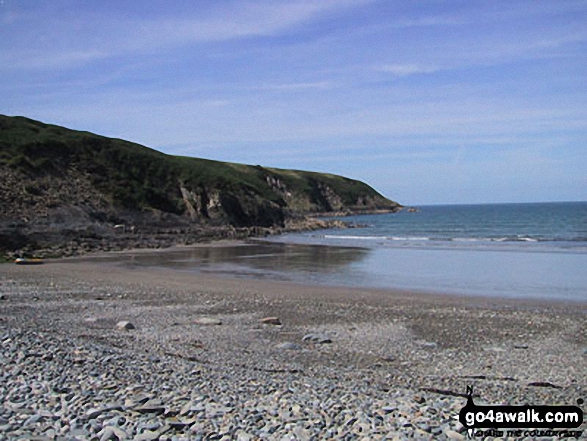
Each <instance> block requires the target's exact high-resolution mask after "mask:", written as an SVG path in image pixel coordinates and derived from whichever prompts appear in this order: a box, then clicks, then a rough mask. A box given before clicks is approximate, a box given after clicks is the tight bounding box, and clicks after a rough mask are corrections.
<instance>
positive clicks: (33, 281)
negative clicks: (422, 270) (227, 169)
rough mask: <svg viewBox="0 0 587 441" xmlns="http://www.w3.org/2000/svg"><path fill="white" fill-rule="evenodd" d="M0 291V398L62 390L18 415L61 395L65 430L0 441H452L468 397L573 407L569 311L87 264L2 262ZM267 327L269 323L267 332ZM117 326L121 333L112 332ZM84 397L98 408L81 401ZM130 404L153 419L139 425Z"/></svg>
mask: <svg viewBox="0 0 587 441" xmlns="http://www.w3.org/2000/svg"><path fill="white" fill-rule="evenodd" d="M224 245H234V244H233V243H230V244H224ZM224 245H222V244H219V245H216V246H224ZM162 251H165V250H162ZM107 254H108V255H111V253H107ZM79 260H82V259H79ZM0 290H1V295H2V296H3V300H2V301H0V331H1V334H2V335H4V337H3V341H4V343H3V345H2V346H1V348H2V349H1V350H2V353H1V354H0V357H3V359H4V360H6V361H7V362H8V364H7V365H10V366H21V367H20V371H18V370H15V369H12V370H10V371H9V373H8V374H9V375H8V377H9V378H8V380H7V384H8V386H7V390H8V391H9V393H8V394H7V395H6V397H8V398H10V400H11V402H13V401H15V400H14V399H13V398H11V397H13V396H15V394H16V395H18V394H20V395H19V396H21V395H26V396H28V395H27V393H25V392H22V390H20V389H19V388H20V385H22V381H26V382H28V383H29V384H34V383H35V382H39V381H41V383H42V384H46V385H47V386H51V387H53V386H56V385H57V384H63V385H65V386H66V387H67V388H68V390H69V391H70V392H69V393H64V394H59V393H56V392H51V391H50V390H49V389H48V391H47V392H46V393H41V394H40V395H39V394H37V395H34V396H32V398H28V399H30V400H32V401H31V403H36V404H34V405H33V404H29V405H27V406H32V407H31V409H32V410H34V411H35V412H37V413H38V412H40V410H39V409H40V408H42V409H44V410H43V411H44V412H53V415H54V416H55V415H57V414H58V413H59V412H60V411H59V410H58V409H59V408H61V409H62V410H61V412H62V413H63V412H65V411H64V410H63V408H62V407H61V405H60V404H58V403H59V402H60V401H59V400H61V398H59V397H60V396H61V395H63V396H64V397H65V396H69V395H73V398H71V400H72V402H71V403H69V405H68V407H67V411H66V412H65V413H67V415H65V414H63V415H60V416H59V418H53V419H47V418H44V419H42V420H43V421H44V424H45V425H43V423H42V422H39V421H37V422H34V423H31V424H30V425H29V426H23V425H22V424H20V425H17V424H16V421H20V420H18V415H19V414H18V413H16V412H13V413H11V414H10V415H8V414H7V416H5V417H2V415H0V418H5V419H6V420H7V421H8V423H7V424H8V425H10V427H9V429H8V432H7V433H9V434H10V435H15V434H16V435H18V434H19V433H21V432H22V434H24V435H26V434H37V433H38V432H39V431H41V432H43V431H44V433H46V431H48V430H54V431H55V434H56V436H57V435H58V434H59V431H61V433H62V434H66V433H71V432H72V431H75V430H78V431H79V433H83V434H85V435H87V436H88V437H91V436H97V434H98V433H99V432H100V431H104V430H106V429H105V428H108V427H111V426H112V427H114V424H113V423H112V421H113V420H114V419H115V418H120V417H123V418H124V419H125V423H124V424H118V425H117V426H116V427H117V428H118V430H122V431H124V432H125V433H126V435H127V436H128V438H129V439H133V437H134V438H135V439H137V438H136V437H137V436H139V435H143V434H145V433H146V434H147V435H148V434H151V432H153V433H155V432H157V433H158V438H159V439H166V438H165V437H167V436H168V437H169V438H167V439H171V437H172V436H179V437H182V436H183V437H187V438H185V439H190V438H189V437H191V436H194V437H197V436H198V434H200V435H202V434H203V435H210V436H212V435H213V434H216V435H218V436H219V437H220V438H221V437H222V436H228V437H229V438H227V439H231V438H232V439H239V437H240V439H249V440H253V439H281V437H283V436H289V437H294V438H295V439H307V438H310V437H311V436H317V437H318V438H325V437H326V438H328V437H330V438H337V437H338V438H345V437H347V438H349V437H350V438H353V437H360V436H362V437H367V438H370V439H388V438H387V437H391V438H392V437H393V436H397V437H398V439H405V438H408V437H411V436H415V437H420V438H422V439H426V438H427V437H428V438H431V437H434V438H436V439H462V438H461V437H463V436H465V435H466V433H465V432H464V430H463V427H462V426H460V424H459V423H458V422H457V421H456V420H455V419H454V417H455V415H457V414H458V412H459V410H460V409H461V408H462V406H464V404H465V402H466V400H465V399H464V398H463V396H464V394H465V393H466V388H467V386H473V387H474V390H475V394H478V395H479V398H478V399H477V400H476V403H478V404H481V403H489V404H506V403H509V404H524V403H529V404H537V405H540V404H544V405H554V404H560V405H573V404H575V402H576V400H577V399H578V398H582V397H584V396H585V395H586V394H587V320H585V318H586V315H587V305H585V304H583V303H581V304H576V303H566V302H564V303H560V302H550V301H534V300H532V301H527V300H524V301H521V300H519V299H496V298H485V299H481V298H479V297H464V296H450V295H442V294H441V295H428V294H424V293H417V292H412V291H406V290H381V289H371V288H368V289H367V288H341V287H332V286H330V287H328V286H316V285H303V284H302V285H301V284H295V283H290V282H277V281H271V280H248V279H231V278H226V277H218V276H209V275H201V274H192V273H185V272H177V271H167V270H165V269H158V270H153V269H148V268H137V267H135V268H133V269H128V268H124V267H122V266H117V265H115V264H112V263H99V262H98V263H97V262H92V261H91V258H89V257H88V256H84V258H83V261H73V260H72V259H69V258H68V259H60V260H52V261H50V262H48V263H47V264H45V265H40V266H35V267H18V266H16V265H9V264H3V265H1V266H0ZM265 317H277V318H278V319H279V321H280V323H281V324H280V325H271V324H263V323H262V322H261V321H260V320H261V319H263V318H265ZM201 318H207V319H212V320H213V323H216V322H220V324H217V325H214V324H211V325H206V324H201V323H199V320H200V319H201ZM121 321H129V322H130V323H132V324H133V326H134V329H132V330H128V331H124V330H122V331H121V330H119V329H117V328H116V324H117V323H119V322H121ZM308 335H314V336H315V337H316V338H317V339H319V338H324V339H326V338H327V339H328V340H330V342H329V343H322V344H321V343H318V342H312V341H309V340H304V337H306V336H308ZM6 342H8V343H6ZM27 353H28V354H38V356H37V355H34V356H31V357H27V356H26V354H27ZM50 353H55V354H60V355H59V356H58V357H49V355H48V354H50ZM19 354H25V356H24V358H22V356H20V355H19ZM43 357H45V358H47V360H45V358H43ZM41 359H42V360H44V361H43V362H37V360H39V361H40V360H41ZM104 360H107V361H104ZM131 367H132V368H131ZM58 371H61V374H59V375H57V377H56V376H55V375H56V374H55V372H58ZM133 372H142V374H141V375H140V376H139V377H137V376H136V375H135V374H134V373H133ZM194 372H198V374H197V375H196V374H194ZM95 375H97V376H95ZM137 375H138V374H137ZM194 375H196V376H195V377H194ZM39 379H41V380H39ZM166 384H167V385H168V386H169V387H171V389H169V388H166V387H164V386H165V385H166ZM65 386H64V387H65ZM60 387H61V386H60ZM19 390H20V392H18V391H19ZM89 390H94V391H96V392H95V393H97V394H98V395H87V394H86V395H84V394H85V393H86V392H87V391H89ZM84 391H86V392H84ZM235 391H238V392H237V396H235ZM141 393H142V394H143V395H147V396H149V397H150V399H151V400H159V401H162V403H160V404H159V406H160V408H162V409H165V410H164V411H163V410H162V411H161V413H158V411H157V412H155V413H153V414H151V413H149V412H146V411H145V412H143V411H142V410H141V409H140V406H142V405H144V404H145V403H144V402H143V403H142V404H137V403H138V402H140V401H141V399H140V397H139V395H140V394H141ZM30 394H32V392H31V393H30ZM68 394H69V395H68ZM53 395H57V396H58V399H57V401H55V403H56V404H51V403H52V402H53V401H51V399H52V398H51V397H52V396H53ZM80 397H81V398H80ZM98 398H100V399H98ZM63 399H66V398H63ZM135 399H136V400H137V401H136V402H135V401H133V400H135ZM76 400H77V401H76ZM25 402H27V401H26V400H25ZM113 402H114V403H116V404H117V406H114V407H112V406H111V408H108V409H106V408H107V405H109V404H108V403H113ZM198 403H200V404H201V406H200V405H199V404H198ZM313 403H314V404H313ZM34 406H36V407H34ZM56 406H57V407H56ZM186 406H187V407H186ZM220 406H222V408H220ZM298 406H299V409H298ZM25 407H26V406H25ZM184 408H185V409H187V410H185V409H184ZM92 409H98V410H100V409H102V411H103V413H102V414H100V412H98V415H97V416H95V415H94V414H91V411H92ZM198 409H200V410H198ZM228 409H229V410H228ZM255 409H256V410H255ZM183 410H185V414H184V413H183ZM257 411H258V412H261V413H260V414H259V413H255V412H257ZM175 412H177V413H175ZM89 413H90V415H89ZM27 415H28V416H30V414H27ZM88 415H89V416H92V417H93V418H90V417H89V416H88ZM258 415H261V416H262V421H263V424H261V425H259V424H257V423H255V421H256V418H258ZM94 416H95V417H94ZM176 420H180V421H181V422H182V424H184V423H185V424H184V425H181V424H180V423H178V422H177V421H176ZM13 421H14V422H13ZM120 421H122V420H119V421H118V422H120ZM65 422H66V423H65ZM141 424H143V425H145V424H152V426H151V427H152V428H153V430H151V429H144V427H143V426H141ZM255 424H257V425H255ZM58 425H60V426H59V427H55V426H58ZM49 426H51V428H47V427H49ZM74 426H75V427H74ZM141 427H143V428H141ZM155 427H156V428H155ZM583 429H585V427H583ZM0 430H2V424H0ZM111 430H114V429H111ZM19 431H21V432H19ZM84 431H85V432H84ZM50 433H53V432H50ZM247 436H250V437H249V438H247ZM82 438H83V437H82ZM82 438H80V439H82ZM98 438H100V437H98ZM220 438H218V439H220ZM138 439H141V438H138ZM144 439H148V438H147V437H145V438H144ZM152 439H157V438H152ZM180 439H181V438H180ZM196 439H198V438H196ZM199 439H202V438H199Z"/></svg>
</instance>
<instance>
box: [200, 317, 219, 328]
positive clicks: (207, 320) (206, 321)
mask: <svg viewBox="0 0 587 441" xmlns="http://www.w3.org/2000/svg"><path fill="white" fill-rule="evenodd" d="M194 323H196V324H197V325H204V326H209V325H212V326H218V325H221V324H222V320H219V319H217V318H214V317H198V318H197V319H195V320H194Z"/></svg>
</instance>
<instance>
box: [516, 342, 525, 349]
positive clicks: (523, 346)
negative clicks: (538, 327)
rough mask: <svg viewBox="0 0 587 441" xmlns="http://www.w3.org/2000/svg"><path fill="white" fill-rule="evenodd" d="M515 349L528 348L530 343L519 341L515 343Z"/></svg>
mask: <svg viewBox="0 0 587 441" xmlns="http://www.w3.org/2000/svg"><path fill="white" fill-rule="evenodd" d="M514 349H528V345H527V344H526V343H518V344H516V345H514Z"/></svg>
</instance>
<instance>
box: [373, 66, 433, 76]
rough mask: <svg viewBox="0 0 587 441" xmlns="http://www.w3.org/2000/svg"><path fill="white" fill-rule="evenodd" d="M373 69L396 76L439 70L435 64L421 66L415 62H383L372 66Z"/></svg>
mask: <svg viewBox="0 0 587 441" xmlns="http://www.w3.org/2000/svg"><path fill="white" fill-rule="evenodd" d="M374 70H375V71H378V72H385V73H390V74H393V75H396V76H398V77H405V76H408V75H418V74H429V73H434V72H437V71H439V70H440V69H439V68H438V67H435V66H423V65H417V64H383V65H380V66H375V67H374Z"/></svg>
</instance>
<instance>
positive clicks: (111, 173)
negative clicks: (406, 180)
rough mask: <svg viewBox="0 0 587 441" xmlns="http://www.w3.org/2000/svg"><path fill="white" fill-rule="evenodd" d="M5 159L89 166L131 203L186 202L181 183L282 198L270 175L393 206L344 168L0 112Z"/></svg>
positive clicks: (348, 199)
mask: <svg viewBox="0 0 587 441" xmlns="http://www.w3.org/2000/svg"><path fill="white" fill-rule="evenodd" d="M0 166H8V167H11V168H14V169H16V170H18V171H19V172H22V173H24V174H25V175H27V176H31V177H39V176H43V175H47V174H51V175H55V176H60V175H63V174H64V173H65V172H66V171H67V170H68V169H70V168H72V167H73V168H75V169H76V170H77V171H81V172H83V173H86V174H87V175H88V176H89V177H90V179H91V180H92V184H93V185H94V186H95V187H96V189H98V190H99V191H100V192H102V193H103V194H104V195H106V196H107V197H109V198H110V200H111V202H112V203H113V204H114V205H115V206H119V207H123V208H126V209H145V208H155V209H159V210H162V211H166V212H170V213H176V214H180V213H182V212H183V211H184V210H185V205H184V204H183V201H182V198H181V192H180V188H179V187H180V185H183V186H185V187H186V188H189V189H191V190H195V189H198V188H206V189H215V190H217V191H222V192H227V193H230V194H234V195H237V196H246V197H248V198H254V199H256V200H266V201H272V202H275V203H277V204H278V205H280V206H284V205H285V204H286V203H285V201H284V200H283V195H282V194H280V193H279V192H278V191H275V190H274V189H272V188H271V187H270V186H269V185H268V184H267V180H266V178H267V177H268V176H271V177H275V178H278V179H279V180H280V181H281V182H283V183H284V184H285V185H286V186H287V189H288V191H290V192H292V193H294V194H296V195H311V193H312V191H315V190H316V188H317V185H318V184H317V183H322V184H321V185H327V186H329V187H330V188H332V189H333V190H334V191H335V192H336V193H337V194H338V195H339V196H340V198H341V200H342V202H343V203H344V204H346V205H352V204H354V203H355V202H356V201H357V199H358V198H359V197H360V196H368V197H372V198H375V199H377V200H379V201H380V202H381V204H382V205H385V204H388V205H390V206H393V204H394V203H392V202H391V201H388V200H386V199H385V198H383V197H382V196H381V195H379V194H378V193H377V192H376V191H375V190H373V189H372V188H371V187H369V186H368V185H366V184H364V183H362V182H359V181H355V180H352V179H347V178H344V177H341V176H336V175H330V174H324V173H313V172H306V171H297V170H281V169H273V168H263V167H260V166H250V165H242V164H232V163H226V162H220V161H212V160H206V159H198V158H189V157H181V156H171V155H166V154H164V153H161V152H158V151H156V150H153V149H150V148H148V147H144V146H141V145H139V144H135V143H132V142H128V141H123V140H120V139H113V138H106V137H103V136H99V135H94V134H92V133H89V132H82V131H74V130H69V129H66V128H63V127H59V126H54V125H49V124H44V123H41V122H38V121H34V120H31V119H28V118H24V117H7V116H3V115H0Z"/></svg>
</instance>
